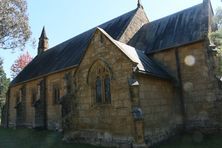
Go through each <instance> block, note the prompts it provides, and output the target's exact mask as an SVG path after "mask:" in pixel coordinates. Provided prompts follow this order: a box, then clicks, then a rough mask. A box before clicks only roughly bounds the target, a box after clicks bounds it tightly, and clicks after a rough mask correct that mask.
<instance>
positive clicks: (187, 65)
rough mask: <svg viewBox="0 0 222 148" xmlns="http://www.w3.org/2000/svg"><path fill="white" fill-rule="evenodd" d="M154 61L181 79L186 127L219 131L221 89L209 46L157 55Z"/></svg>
mask: <svg viewBox="0 0 222 148" xmlns="http://www.w3.org/2000/svg"><path fill="white" fill-rule="evenodd" d="M176 50H177V51H176ZM176 52H177V53H176ZM154 58H155V59H157V60H158V61H160V62H161V63H162V64H164V65H165V66H166V67H168V68H169V69H170V70H169V71H170V72H171V73H173V74H174V75H175V76H177V79H178V81H180V79H181V87H182V94H181V99H182V100H183V103H184V111H185V114H184V115H185V125H186V127H187V128H188V129H190V128H199V127H204V128H212V127H215V126H216V124H218V123H217V121H216V120H217V119H218V116H217V114H216V112H217V108H216V104H217V103H215V100H217V99H216V98H217V97H216V91H215V90H217V89H218V85H217V84H216V82H215V80H216V79H215V75H214V68H213V66H214V65H213V63H212V60H210V59H211V55H209V51H208V48H207V46H206V44H205V42H197V43H194V44H191V45H187V46H182V47H179V48H175V49H169V50H166V51H163V52H160V53H156V54H154ZM178 75H180V76H178Z"/></svg>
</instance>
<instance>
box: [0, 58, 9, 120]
mask: <svg viewBox="0 0 222 148" xmlns="http://www.w3.org/2000/svg"><path fill="white" fill-rule="evenodd" d="M2 65H3V60H2V59H1V58H0V116H1V111H2V107H3V105H4V104H5V99H6V92H7V90H8V86H9V82H10V80H9V79H8V78H7V77H6V73H5V72H4V70H3V66H2Z"/></svg>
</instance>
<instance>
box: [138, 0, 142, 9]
mask: <svg viewBox="0 0 222 148" xmlns="http://www.w3.org/2000/svg"><path fill="white" fill-rule="evenodd" d="M137 7H138V8H143V5H142V4H141V1H140V0H137Z"/></svg>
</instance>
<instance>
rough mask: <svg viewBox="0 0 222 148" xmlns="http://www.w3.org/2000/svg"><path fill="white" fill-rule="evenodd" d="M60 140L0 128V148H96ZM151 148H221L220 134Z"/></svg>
mask: <svg viewBox="0 0 222 148" xmlns="http://www.w3.org/2000/svg"><path fill="white" fill-rule="evenodd" d="M61 139H62V134H60V133H57V132H52V131H38V130H32V129H4V128H0V148H96V146H91V145H85V144H67V143H64V142H62V140H61ZM97 148H98V147H97ZM153 148H222V134H221V133H217V134H212V135H203V134H201V133H199V132H196V133H194V134H185V135H182V136H175V137H173V138H171V139H170V140H168V141H166V142H164V143H162V144H160V145H157V146H154V147H153Z"/></svg>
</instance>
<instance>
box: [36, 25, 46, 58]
mask: <svg viewBox="0 0 222 148" xmlns="http://www.w3.org/2000/svg"><path fill="white" fill-rule="evenodd" d="M47 49H48V37H47V36H46V32H45V27H43V29H42V33H41V36H40V37H39V46H38V54H41V53H43V52H44V51H46V50H47Z"/></svg>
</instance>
